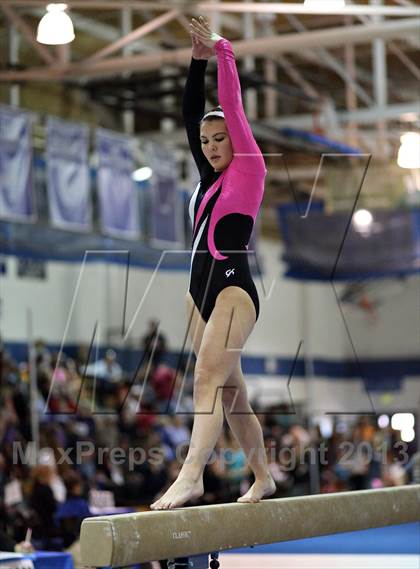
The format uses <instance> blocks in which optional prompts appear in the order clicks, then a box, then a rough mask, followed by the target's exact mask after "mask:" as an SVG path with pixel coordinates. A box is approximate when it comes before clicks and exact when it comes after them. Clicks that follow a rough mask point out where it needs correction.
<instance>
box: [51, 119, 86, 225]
mask: <svg viewBox="0 0 420 569" xmlns="http://www.w3.org/2000/svg"><path fill="white" fill-rule="evenodd" d="M88 151H89V129H88V127H87V126H84V125H79V124H75V123H70V122H67V121H63V120H60V119H56V118H54V117H49V118H48V121H47V188H48V197H49V206H50V217H51V223H52V225H54V226H55V227H61V228H63V229H72V230H75V231H90V230H91V228H92V206H91V196H90V176H89V161H88V158H89V157H88Z"/></svg>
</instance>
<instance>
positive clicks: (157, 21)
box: [85, 10, 179, 63]
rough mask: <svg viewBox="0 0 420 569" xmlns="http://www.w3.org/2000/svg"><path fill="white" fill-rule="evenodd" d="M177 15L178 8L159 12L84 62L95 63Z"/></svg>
mask: <svg viewBox="0 0 420 569" xmlns="http://www.w3.org/2000/svg"><path fill="white" fill-rule="evenodd" d="M178 15H179V10H170V11H169V12H166V13H164V14H161V15H160V16H158V17H157V18H154V19H153V20H150V21H148V22H146V23H145V24H143V25H141V26H140V27H139V28H137V29H136V30H133V31H132V32H130V33H129V34H127V35H125V36H124V37H122V38H119V39H118V40H117V41H115V42H113V43H112V44H110V45H108V46H106V47H104V48H103V49H100V50H99V51H97V52H96V53H95V54H94V55H92V56H90V57H89V58H87V59H86V60H85V63H96V62H97V61H100V60H101V59H104V58H105V57H107V56H108V55H111V53H115V52H116V51H119V50H120V49H122V48H123V47H126V46H128V45H130V44H132V43H133V42H135V41H136V40H138V39H140V38H142V37H144V36H146V35H147V34H149V33H150V32H152V31H154V30H156V29H157V28H160V27H161V26H164V25H165V24H167V23H168V22H170V21H171V20H173V19H174V18H176V17H177V16H178Z"/></svg>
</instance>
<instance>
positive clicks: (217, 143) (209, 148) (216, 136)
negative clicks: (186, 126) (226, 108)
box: [200, 119, 233, 172]
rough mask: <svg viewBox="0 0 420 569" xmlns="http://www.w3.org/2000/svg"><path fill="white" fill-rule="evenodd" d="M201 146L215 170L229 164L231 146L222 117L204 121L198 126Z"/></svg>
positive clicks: (217, 170) (231, 154)
mask: <svg viewBox="0 0 420 569" xmlns="http://www.w3.org/2000/svg"><path fill="white" fill-rule="evenodd" d="M200 139H201V148H202V150H203V152H204V155H205V157H206V158H207V160H208V161H209V162H210V164H211V165H212V166H213V168H214V171H215V172H221V171H222V170H224V169H225V168H227V167H228V166H229V164H230V163H231V161H232V158H233V148H232V143H231V141H230V137H229V134H228V131H227V128H226V123H225V121H224V120H223V119H217V120H211V121H204V122H202V123H201V128H200Z"/></svg>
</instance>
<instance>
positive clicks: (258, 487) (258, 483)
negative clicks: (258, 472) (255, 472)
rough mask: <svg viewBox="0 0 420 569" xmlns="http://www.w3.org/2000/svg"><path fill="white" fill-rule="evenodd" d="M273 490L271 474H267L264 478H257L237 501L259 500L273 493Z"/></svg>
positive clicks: (250, 501)
mask: <svg viewBox="0 0 420 569" xmlns="http://www.w3.org/2000/svg"><path fill="white" fill-rule="evenodd" d="M275 491H276V483H275V482H274V480H273V477H272V476H271V474H268V475H267V477H266V478H260V479H258V478H257V479H256V480H255V482H254V484H253V485H252V486H251V488H250V489H249V490H248V492H247V493H246V494H244V495H243V496H241V497H240V498H238V500H237V501H238V502H242V503H244V504H247V503H248V504H249V503H254V502H259V501H260V500H261V499H262V498H264V497H267V496H271V495H272V494H274V492H275Z"/></svg>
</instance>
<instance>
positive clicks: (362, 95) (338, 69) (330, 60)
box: [286, 16, 373, 107]
mask: <svg viewBox="0 0 420 569" xmlns="http://www.w3.org/2000/svg"><path fill="white" fill-rule="evenodd" d="M286 17H287V20H288V21H289V23H290V24H291V25H292V26H293V27H294V28H295V30H297V31H299V32H304V33H307V31H308V30H307V28H306V26H305V25H304V24H302V22H301V21H300V20H299V19H298V18H296V16H286ZM315 52H316V53H317V54H318V55H319V57H320V58H321V59H322V60H323V61H324V62H325V63H326V64H327V66H328V67H329V68H330V69H332V70H333V71H334V72H335V73H336V74H337V75H338V76H339V77H341V79H343V81H344V82H345V83H346V84H348V85H350V86H351V88H352V89H353V90H354V92H355V93H356V94H357V96H358V97H359V99H360V100H361V101H363V102H364V103H365V104H366V105H367V106H368V107H369V106H371V105H372V104H373V99H372V97H371V96H370V95H369V93H368V92H367V91H366V90H365V89H364V88H363V87H361V86H360V85H359V83H358V82H357V81H356V80H355V79H354V78H353V77H351V76H350V75H349V74H348V73H347V71H346V68H345V66H344V63H343V62H342V61H341V60H340V59H339V58H338V57H335V56H334V55H332V54H331V53H330V52H329V51H328V50H327V49H325V48H322V47H320V48H319V49H316V50H315Z"/></svg>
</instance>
